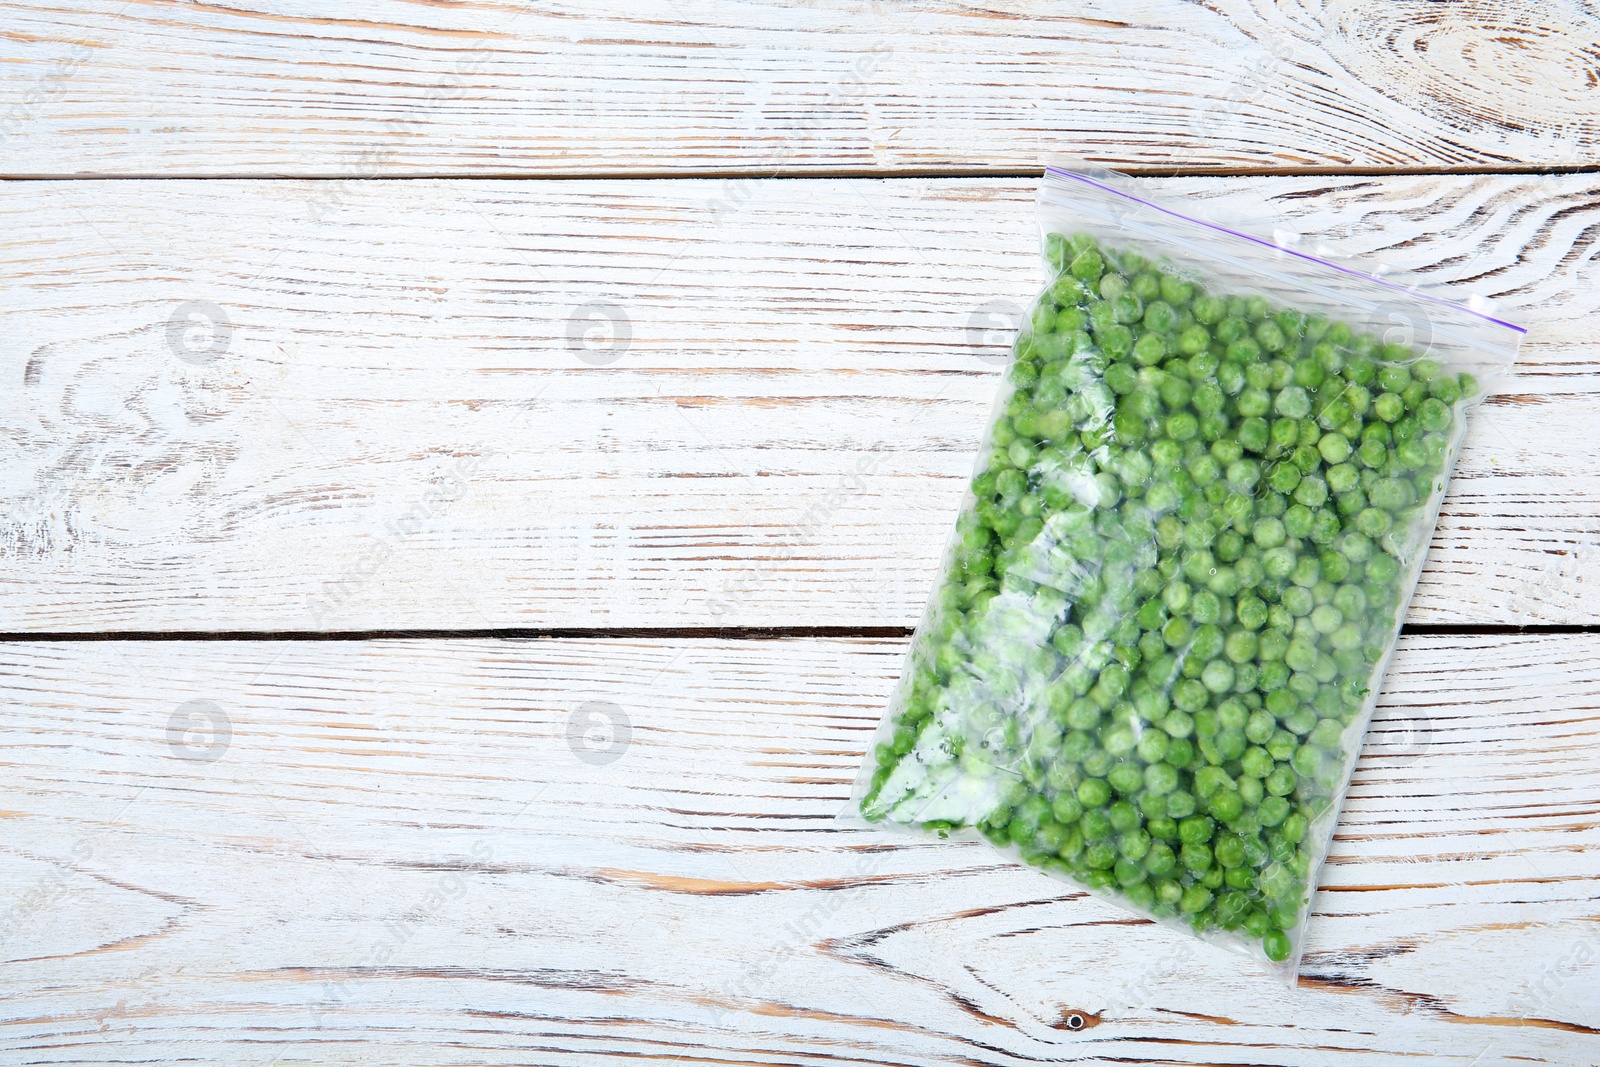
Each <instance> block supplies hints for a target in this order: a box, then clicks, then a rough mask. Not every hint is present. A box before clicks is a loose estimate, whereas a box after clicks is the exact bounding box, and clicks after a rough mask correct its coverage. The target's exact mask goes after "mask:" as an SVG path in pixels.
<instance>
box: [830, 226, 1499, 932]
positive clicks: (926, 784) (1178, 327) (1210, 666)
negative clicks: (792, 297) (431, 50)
mask: <svg viewBox="0 0 1600 1067" xmlns="http://www.w3.org/2000/svg"><path fill="white" fill-rule="evenodd" d="M1046 258H1047V260H1048V261H1049V263H1050V265H1051V266H1052V267H1053V269H1054V271H1055V278H1054V281H1053V282H1052V283H1051V284H1050V285H1049V286H1048V287H1047V289H1046V290H1045V292H1044V293H1043V294H1042V295H1041V297H1040V298H1039V300H1038V302H1037V303H1036V305H1035V307H1034V309H1033V312H1032V320H1031V323H1030V325H1029V327H1028V328H1025V329H1024V330H1023V331H1022V334H1021V336H1020V337H1019V339H1018V341H1017V345H1016V356H1015V360H1014V361H1013V363H1012V365H1011V368H1010V372H1009V377H1010V381H1011V383H1012V385H1013V386H1014V391H1013V392H1012V393H1011V395H1010V397H1009V399H1008V400H1007V402H1006V403H1005V404H1004V407H1003V410H1002V411H1001V413H1000V414H999V416H998V417H997V419H996V422H995V424H994V426H993V428H992V431H991V434H990V439H989V453H988V457H987V462H986V463H985V464H984V465H983V466H982V469H981V471H980V472H979V473H978V474H977V475H976V476H975V477H974V479H973V482H972V493H973V501H972V503H971V504H970V505H969V506H968V508H967V509H966V510H965V511H964V513H963V514H962V515H961V518H960V520H959V522H958V526H957V530H958V533H957V538H956V543H955V546H954V549H953V551H952V555H951V562H950V569H949V572H948V575H947V578H946V580H945V582H944V584H943V585H942V587H941V588H940V590H939V592H938V594H937V595H936V598H935V601H934V603H933V605H932V606H931V607H930V610H929V613H928V616H927V618H926V619H925V620H924V623H923V626H922V627H921V629H920V630H919V632H918V636H917V640H916V642H915V643H914V646H913V650H912V654H911V659H910V665H909V667H908V670H907V674H906V677H905V679H903V681H902V685H901V688H900V691H899V693H898V694H897V698H896V709H895V711H894V714H893V715H892V717H891V726H890V727H889V728H888V731H889V732H886V734H885V735H884V739H883V740H882V742H881V743H880V744H878V745H877V746H876V747H875V750H874V758H875V760H876V767H875V770H874V772H873V774H872V777H871V784H870V787H869V789H868V790H867V792H866V794H865V796H864V797H863V798H862V800H861V805H860V810H861V812H862V814H863V815H864V816H866V817H867V818H868V819H871V820H875V821H876V820H882V819H889V820H891V821H894V822H899V823H908V824H913V825H917V826H921V827H923V828H925V829H929V830H933V831H936V832H939V833H941V834H947V833H949V832H950V831H952V830H961V829H975V830H977V831H978V832H981V833H982V834H983V835H984V836H985V837H987V838H988V839H989V840H990V841H992V842H994V843H996V844H997V845H1001V846H1004V847H1012V846H1014V847H1015V848H1017V849H1018V850H1019V851H1020V855H1021V856H1022V858H1023V859H1024V860H1025V861H1026V862H1028V863H1031V864H1035V865H1037V866H1039V867H1042V868H1044V869H1046V870H1049V871H1052V872H1054V873H1058V874H1064V875H1068V876H1070V877H1072V878H1074V879H1076V880H1077V881H1079V882H1080V883H1082V884H1083V885H1085V886H1087V887H1089V888H1090V889H1093V890H1097V891H1103V892H1107V893H1113V894H1119V895H1120V896H1121V897H1122V898H1123V899H1124V900H1125V901H1126V902H1128V903H1130V904H1132V905H1134V906H1136V907H1137V908H1139V909H1140V910H1142V911H1144V912H1146V913H1148V914H1151V915H1153V916H1156V917H1160V918H1175V917H1179V916H1181V917H1183V918H1184V919H1186V920H1187V921H1188V922H1189V923H1190V924H1192V925H1193V927H1194V928H1195V929H1196V930H1200V931H1207V930H1226V931H1237V932H1240V933H1239V936H1241V937H1243V936H1246V935H1247V936H1248V938H1249V939H1250V941H1251V942H1252V943H1259V945H1260V947H1261V951H1262V952H1264V953H1265V955H1266V956H1267V957H1268V958H1269V959H1271V960H1274V961H1281V960H1284V959H1286V958H1287V957H1288V956H1289V955H1290V952H1291V950H1292V945H1293V942H1292V937H1291V932H1292V931H1293V930H1294V929H1295V927H1296V925H1297V924H1298V923H1299V922H1300V921H1301V919H1302V917H1303V914H1304V912H1305V909H1306V906H1307V904H1308V903H1309V898H1310V891H1311V875H1312V873H1313V866H1314V864H1315V863H1316V862H1317V860H1318V859H1319V858H1320V852H1319V851H1318V850H1319V849H1320V848H1321V847H1322V843H1321V842H1320V841H1319V840H1318V838H1321V837H1323V836H1325V835H1323V834H1321V833H1308V831H1310V830H1311V829H1312V827H1313V826H1314V824H1316V823H1317V820H1318V819H1319V818H1321V817H1323V816H1324V815H1326V814H1328V812H1329V810H1330V809H1331V808H1332V806H1333V804H1334V798H1335V797H1336V796H1338V794H1339V792H1340V790H1341V789H1342V787H1343V784H1344V782H1345V780H1346V778H1347V776H1348V773H1349V766H1350V764H1351V762H1352V761H1353V759H1354V756H1355V754H1356V752H1357V750H1358V749H1359V747H1360V729H1359V727H1361V726H1362V725H1363V720H1364V713H1365V710H1366V707H1367V704H1368V692H1369V690H1370V688H1371V687H1372V686H1373V684H1374V681H1375V680H1374V677H1373V676H1374V673H1375V671H1376V669H1377V667H1378V665H1379V664H1380V663H1381V662H1382V661H1383V659H1384V657H1385V655H1386V654H1387V651H1388V649H1389V648H1390V646H1391V645H1392V643H1393V642H1394V640H1395V638H1396V635H1397V631H1398V618H1397V615H1398V609H1399V608H1400V606H1401V602H1402V599H1403V596H1404V594H1405V592H1406V591H1407V590H1406V589H1405V588H1403V586H1404V585H1405V583H1406V582H1407V581H1408V580H1410V578H1411V576H1412V573H1413V568H1412V567H1411V566H1410V563H1411V562H1412V561H1414V560H1415V559H1416V558H1417V557H1418V555H1419V554H1420V552H1421V551H1422V549H1423V545H1424V544H1425V539H1426V537H1427V536H1428V534H1429V533H1430V531H1431V525H1430V519H1431V517H1432V504H1433V502H1434V500H1435V494H1437V493H1441V492H1442V490H1443V485H1442V473H1443V470H1444V464H1445V461H1446V459H1447V453H1448V452H1449V450H1450V448H1451V445H1452V442H1453V441H1454V440H1455V431H1456V425H1457V420H1458V419H1459V417H1460V416H1459V412H1458V406H1459V403H1460V402H1461V401H1462V400H1463V399H1464V398H1467V397H1470V396H1471V395H1472V394H1473V392H1474V390H1475V388H1476V384H1475V383H1474V382H1473V380H1472V379H1471V377H1470V376H1468V375H1466V374H1450V373H1446V372H1445V371H1444V369H1443V368H1442V367H1441V366H1440V365H1439V363H1438V362H1436V361H1434V360H1431V359H1428V358H1426V357H1425V356H1422V355H1420V354H1419V353H1417V352H1416V351H1415V350H1413V349H1411V348H1410V347H1408V346H1405V345H1398V344H1392V343H1391V344H1385V343H1383V342H1382V340H1381V339H1379V338H1376V337H1374V336H1372V335H1371V334H1368V333H1364V332H1360V331H1357V330H1353V329H1351V327H1350V326H1349V325H1347V324H1344V323H1340V322H1334V321H1330V320H1329V319H1328V318H1326V317H1323V316H1317V315H1307V314H1305V313H1302V312H1300V311H1297V310H1294V309H1292V308H1282V307H1273V306H1272V305H1271V304H1270V303H1269V301H1268V300H1267V299H1266V298H1265V297H1262V296H1259V295H1222V294H1217V293H1210V292H1206V291H1204V290H1203V289H1202V288H1201V287H1200V286H1199V285H1197V284H1196V283H1195V282H1194V281H1192V280H1190V279H1189V278H1187V277H1185V276H1184V275H1182V274H1180V273H1179V272H1177V271H1175V270H1173V269H1172V268H1171V267H1170V266H1167V265H1163V264H1161V263H1158V262H1154V261H1152V260H1150V259H1149V258H1147V257H1146V256H1144V255H1141V254H1140V253H1139V252H1138V251H1137V250H1134V249H1126V248H1124V249H1115V250H1113V249H1108V248H1103V247H1101V246H1100V245H1099V244H1098V243H1097V242H1096V241H1095V240H1094V239H1092V238H1090V237H1088V236H1086V235H1077V236H1072V237H1065V236H1063V235H1060V234H1052V235H1050V237H1049V238H1048V240H1047V242H1046Z"/></svg>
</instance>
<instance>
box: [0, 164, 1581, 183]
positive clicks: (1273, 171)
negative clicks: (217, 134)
mask: <svg viewBox="0 0 1600 1067" xmlns="http://www.w3.org/2000/svg"><path fill="white" fill-rule="evenodd" d="M1044 169H1045V164H1044V163H1042V162H1041V163H1040V165H1039V166H1037V167H1033V168H1024V169H1016V168H1004V169H991V168H987V167H817V168H815V169H807V168H795V169H785V170H772V171H768V170H761V169H759V168H758V169H743V168H739V167H685V168H683V169H682V170H623V169H618V170H614V171H597V172H593V173H590V172H586V171H551V172H548V173H541V174H529V173H527V172H525V171H517V170H492V169H484V170H481V171H469V172H465V173H463V172H461V171H447V170H417V171H406V172H403V173H399V174H394V173H389V174H358V175H351V174H307V175H299V174H289V173H284V172H281V171H280V172H267V171H239V172H237V173H234V172H230V173H227V174H206V173H203V172H198V171H167V172H159V173H158V172H149V173H141V174H70V173H61V174H16V175H14V174H0V181H5V182H80V181H94V182H152V181H186V182H187V181H202V182H204V181H286V182H287V181H294V182H348V181H352V180H357V181H363V182H411V181H521V182H579V181H670V180H674V179H685V178H702V179H706V178H709V179H727V180H730V181H736V180H743V181H799V180H805V179H815V178H864V179H871V180H874V181H880V180H890V179H895V178H903V179H913V178H923V179H927V178H957V179H969V178H994V179H997V180H998V179H1029V178H1038V177H1039V176H1040V175H1042V174H1043V173H1044ZM1112 169H1115V170H1118V171H1120V172H1121V173H1123V174H1127V175H1129V176H1130V177H1137V178H1428V177H1439V178H1448V177H1479V176H1484V177H1530V178H1536V177H1545V176H1555V175H1563V174H1600V164H1597V163H1573V164H1550V165H1542V166H1524V165H1521V164H1507V165H1506V166H1503V167H1496V166H1482V165H1478V166H1471V167H1117V168H1112Z"/></svg>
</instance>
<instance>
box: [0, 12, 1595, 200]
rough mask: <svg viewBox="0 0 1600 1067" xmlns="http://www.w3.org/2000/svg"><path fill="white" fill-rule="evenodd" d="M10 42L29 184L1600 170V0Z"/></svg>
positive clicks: (851, 16)
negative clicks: (1095, 167)
mask: <svg viewBox="0 0 1600 1067" xmlns="http://www.w3.org/2000/svg"><path fill="white" fill-rule="evenodd" d="M0 25H4V26H5V29H6V32H5V34H4V35H3V36H0V62H3V63H4V64H5V66H6V68H7V71H8V73H7V76H6V78H5V81H4V84H3V87H0V137H3V141H0V145H3V151H4V156H3V167H0V170H3V173H5V174H7V175H10V176H24V175H30V176H66V175H158V174H160V175H241V176H278V175H300V176H311V175H320V176H340V177H349V176H365V175H412V176H415V175H421V174H447V173H448V174H471V175H512V174H521V175H534V176H538V175H551V174H557V173H559V174H585V175H595V174H609V175H620V174H646V173H648V174H656V173H661V172H675V171H676V172H685V171H698V172H702V173H705V172H713V173H720V172H745V173H750V174H757V175H762V174H768V175H770V174H775V173H803V172H806V171H817V170H830V171H834V172H838V171H841V170H848V171H856V172H863V171H872V172H888V171H914V170H919V169H921V170H924V171H926V170H929V169H936V170H943V171H948V170H950V169H951V168H963V169H974V170H983V169H991V168H998V169H1002V170H1012V171H1015V170H1018V169H1024V170H1031V169H1033V168H1035V167H1038V166H1040V165H1041V163H1042V161H1043V160H1044V159H1046V158H1047V157H1048V156H1049V155H1051V154H1052V153H1057V152H1072V153H1076V154H1079V155H1086V156H1089V157H1092V158H1095V159H1097V160H1100V161H1102V162H1105V163H1107V164H1110V165H1117V166H1126V167H1134V168H1180V169H1188V170H1194V169H1199V168H1229V169H1241V168H1242V169H1261V168H1271V169H1276V170H1283V169H1297V168H1315V167H1321V168H1330V167H1332V168H1351V167H1365V168H1396V167H1413V168H1414V167H1433V168H1446V169H1458V170H1470V169H1482V168H1488V169H1494V168H1507V167H1524V168H1526V167H1533V166H1538V167H1552V166H1555V167H1559V166H1577V165H1594V164H1595V163H1597V162H1600V101H1597V99H1596V95H1595V93H1594V86H1593V71H1594V68H1595V66H1596V63H1597V58H1596V53H1595V46H1594V42H1595V41H1596V40H1600V18H1597V16H1596V14H1595V11H1594V9H1593V7H1592V5H1589V4H1586V3H1583V2H1581V0H1550V2H1547V3H1543V4H1541V5H1539V7H1538V11H1537V14H1536V15H1535V14H1533V13H1531V12H1529V11H1525V10H1523V9H1521V8H1518V7H1516V6H1515V5H1506V4H1501V3H1490V4H1480V5H1440V4H1428V3H1422V2H1419V0H1407V2H1402V3H1370V2H1369V3H1353V4H1343V5H1333V6H1330V7H1327V8H1326V9H1322V8H1320V7H1318V6H1315V5H1307V6H1303V7H1302V6H1289V7H1285V6H1281V5H1277V4H1266V3H1257V2H1251V0H1222V2H1219V3H1212V4H1205V5H1195V4H1188V3H1183V2H1181V0H1139V2H1135V3H1122V4H1109V3H1090V4H1080V5H1076V6H1074V7H1073V8H1072V9H1071V10H1070V11H1068V10H1063V9H1062V8H1061V7H1060V6H1059V5H1056V4H1052V3H1049V2H1048V0H1007V2H1004V3H1000V4H989V5H983V6H980V7H971V6H961V5H947V6H940V5H928V4H862V3H857V2H853V0H821V2H808V3H794V2H766V3H749V2H743V0H699V2H696V3H692V4H682V3H678V2H675V0H627V2H620V0H611V2H609V3H590V4H584V5H582V6H581V8H571V9H569V8H566V7H563V6H561V5H556V6H554V7H552V6H550V5H530V4H525V3H511V2H506V0H485V2H481V3H471V4H434V3H428V4H422V3H408V2H405V0H363V2H362V3H360V4H358V5H355V6H354V7H351V6H349V5H346V6H345V7H344V8H341V10H340V12H339V13H338V14H335V15H330V14H329V13H328V12H327V11H326V10H325V9H324V8H323V7H320V6H317V5H312V4H307V3H263V2H260V0H255V2H241V3H230V4H225V5H223V4H175V3H170V2H163V0H140V2H137V3H127V2H124V0H84V2H82V3H75V4H70V5H68V4H57V3H50V2H48V0H7V2H6V3H4V4H0Z"/></svg>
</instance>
